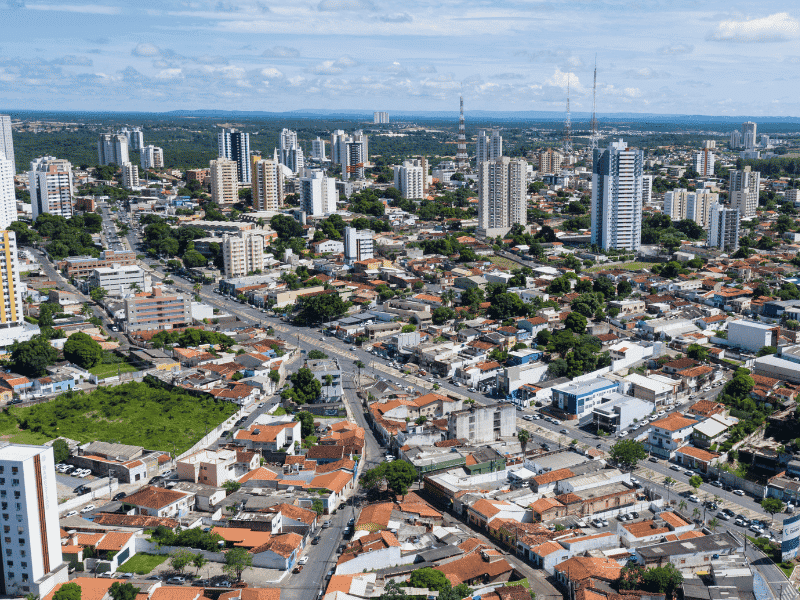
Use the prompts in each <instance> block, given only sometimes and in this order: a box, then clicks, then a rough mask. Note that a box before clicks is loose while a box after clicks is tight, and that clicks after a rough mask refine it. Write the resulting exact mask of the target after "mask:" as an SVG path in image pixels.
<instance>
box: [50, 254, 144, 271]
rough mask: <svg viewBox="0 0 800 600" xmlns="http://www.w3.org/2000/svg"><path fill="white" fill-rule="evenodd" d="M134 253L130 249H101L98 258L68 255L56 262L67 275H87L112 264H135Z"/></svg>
mask: <svg viewBox="0 0 800 600" xmlns="http://www.w3.org/2000/svg"><path fill="white" fill-rule="evenodd" d="M135 264H136V253H135V252H132V251H130V250H103V251H102V252H101V253H100V256H99V257H98V258H95V257H94V256H69V257H67V258H65V259H64V260H62V261H59V262H58V263H57V266H58V268H59V269H60V270H61V271H62V272H63V273H64V275H66V276H67V278H72V277H88V276H89V275H91V274H92V271H94V270H95V269H99V268H101V267H111V266H113V265H122V266H127V265H135Z"/></svg>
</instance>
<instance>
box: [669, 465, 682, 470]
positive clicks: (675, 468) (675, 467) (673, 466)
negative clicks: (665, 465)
mask: <svg viewBox="0 0 800 600" xmlns="http://www.w3.org/2000/svg"><path fill="white" fill-rule="evenodd" d="M669 468H670V469H671V470H672V471H680V470H681V468H680V467H679V466H678V465H670V467H669Z"/></svg>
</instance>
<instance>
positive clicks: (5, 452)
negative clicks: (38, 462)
mask: <svg viewBox="0 0 800 600" xmlns="http://www.w3.org/2000/svg"><path fill="white" fill-rule="evenodd" d="M45 450H47V448H46V447H45V446H29V445H27V444H7V445H5V446H0V461H3V460H12V461H23V460H28V459H29V458H33V457H34V456H36V455H37V454H41V453H42V452H44V451H45Z"/></svg>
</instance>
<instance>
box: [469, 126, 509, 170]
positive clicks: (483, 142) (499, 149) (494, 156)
mask: <svg viewBox="0 0 800 600" xmlns="http://www.w3.org/2000/svg"><path fill="white" fill-rule="evenodd" d="M501 156H503V136H501V135H500V132H499V131H498V130H497V129H492V130H490V131H488V132H487V131H486V130H485V129H481V130H480V131H479V132H478V141H477V143H476V146H475V164H476V165H480V164H481V163H482V162H486V161H487V160H498V159H499V158H500V157H501Z"/></svg>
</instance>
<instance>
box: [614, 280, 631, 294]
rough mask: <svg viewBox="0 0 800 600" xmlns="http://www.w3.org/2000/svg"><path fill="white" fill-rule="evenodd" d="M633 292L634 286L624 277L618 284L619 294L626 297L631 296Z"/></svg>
mask: <svg viewBox="0 0 800 600" xmlns="http://www.w3.org/2000/svg"><path fill="white" fill-rule="evenodd" d="M631 292H633V286H632V285H631V282H630V281H628V280H627V279H623V280H622V281H620V282H619V283H618V284H617V296H619V297H620V298H626V297H628V296H630V295H631Z"/></svg>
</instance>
